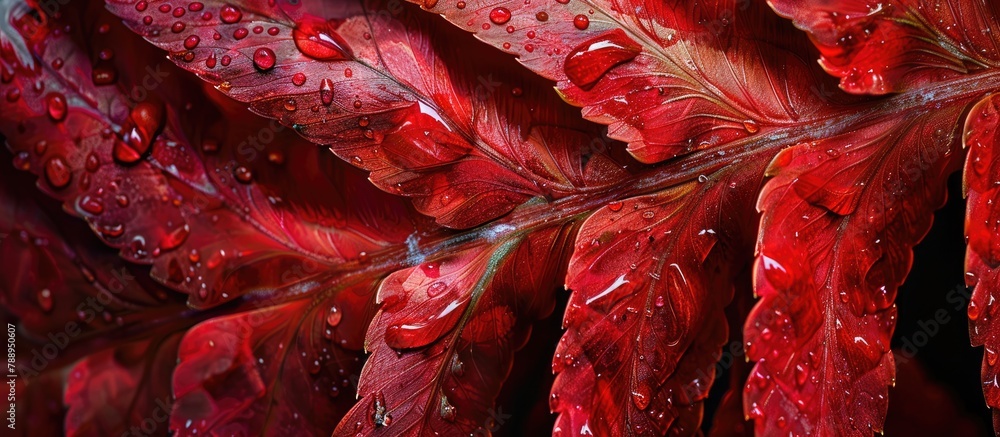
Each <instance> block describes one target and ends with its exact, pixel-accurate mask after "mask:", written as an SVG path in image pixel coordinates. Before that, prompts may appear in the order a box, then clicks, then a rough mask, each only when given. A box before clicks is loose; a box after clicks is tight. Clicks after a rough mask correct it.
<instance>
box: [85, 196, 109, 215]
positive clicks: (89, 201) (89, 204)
mask: <svg viewBox="0 0 1000 437" xmlns="http://www.w3.org/2000/svg"><path fill="white" fill-rule="evenodd" d="M80 209H82V210H84V211H86V212H87V213H89V214H91V215H100V214H101V213H103V212H104V204H103V203H101V201H100V200H97V199H94V198H93V197H90V196H84V197H83V199H80Z"/></svg>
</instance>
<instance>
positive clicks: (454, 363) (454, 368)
mask: <svg viewBox="0 0 1000 437" xmlns="http://www.w3.org/2000/svg"><path fill="white" fill-rule="evenodd" d="M451 373H452V374H453V375H455V376H458V377H461V376H462V375H465V363H463V362H462V360H460V359H458V355H452V356H451Z"/></svg>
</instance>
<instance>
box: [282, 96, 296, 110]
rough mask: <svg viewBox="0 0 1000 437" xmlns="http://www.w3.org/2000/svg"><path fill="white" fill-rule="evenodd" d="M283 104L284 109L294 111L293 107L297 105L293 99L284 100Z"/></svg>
mask: <svg viewBox="0 0 1000 437" xmlns="http://www.w3.org/2000/svg"><path fill="white" fill-rule="evenodd" d="M284 106H285V110H286V111H294V110H295V108H296V107H297V105H296V104H295V99H288V100H285V105H284Z"/></svg>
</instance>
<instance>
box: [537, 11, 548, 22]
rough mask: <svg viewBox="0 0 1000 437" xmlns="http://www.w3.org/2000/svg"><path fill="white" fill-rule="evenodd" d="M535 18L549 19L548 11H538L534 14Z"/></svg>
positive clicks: (540, 19) (539, 19)
mask: <svg viewBox="0 0 1000 437" xmlns="http://www.w3.org/2000/svg"><path fill="white" fill-rule="evenodd" d="M535 19H536V20H538V21H549V13H548V12H545V11H540V12H538V13H537V14H535Z"/></svg>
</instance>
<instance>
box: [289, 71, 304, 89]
mask: <svg viewBox="0 0 1000 437" xmlns="http://www.w3.org/2000/svg"><path fill="white" fill-rule="evenodd" d="M305 83H306V75H305V74H302V73H295V75H294V76H292V84H293V85H295V86H302V85H305Z"/></svg>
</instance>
